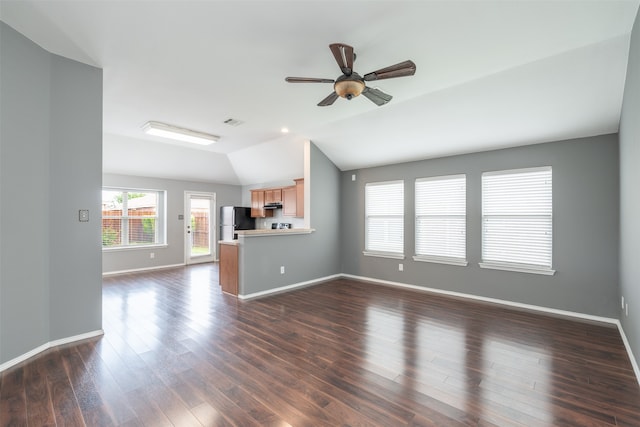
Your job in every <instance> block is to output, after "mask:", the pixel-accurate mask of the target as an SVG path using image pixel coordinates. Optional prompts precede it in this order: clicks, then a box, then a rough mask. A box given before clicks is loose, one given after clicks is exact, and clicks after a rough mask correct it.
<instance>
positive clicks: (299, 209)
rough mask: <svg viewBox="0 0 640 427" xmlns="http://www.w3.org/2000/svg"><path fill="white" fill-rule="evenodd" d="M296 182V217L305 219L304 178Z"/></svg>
mask: <svg viewBox="0 0 640 427" xmlns="http://www.w3.org/2000/svg"><path fill="white" fill-rule="evenodd" d="M294 181H295V182H296V215H295V216H297V217H298V218H303V217H304V178H298V179H294Z"/></svg>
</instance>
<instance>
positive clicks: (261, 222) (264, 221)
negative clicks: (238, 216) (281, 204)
mask: <svg viewBox="0 0 640 427" xmlns="http://www.w3.org/2000/svg"><path fill="white" fill-rule="evenodd" d="M274 223H275V224H278V223H286V224H291V228H304V218H294V217H292V216H283V215H282V209H275V210H274V211H273V216H272V217H270V218H256V228H257V229H267V230H268V229H271V224H274Z"/></svg>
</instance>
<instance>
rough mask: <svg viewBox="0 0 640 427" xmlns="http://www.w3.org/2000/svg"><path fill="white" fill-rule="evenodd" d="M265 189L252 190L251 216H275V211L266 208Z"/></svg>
mask: <svg viewBox="0 0 640 427" xmlns="http://www.w3.org/2000/svg"><path fill="white" fill-rule="evenodd" d="M264 193H265V191H264V190H251V217H252V218H266V217H268V216H273V211H272V210H268V209H265V208H264V203H265V194H264Z"/></svg>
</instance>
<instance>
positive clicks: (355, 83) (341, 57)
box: [285, 43, 416, 107]
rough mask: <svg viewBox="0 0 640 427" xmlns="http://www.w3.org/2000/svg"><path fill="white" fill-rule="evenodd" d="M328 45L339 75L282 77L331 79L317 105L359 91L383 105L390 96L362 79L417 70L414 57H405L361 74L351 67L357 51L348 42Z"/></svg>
mask: <svg viewBox="0 0 640 427" xmlns="http://www.w3.org/2000/svg"><path fill="white" fill-rule="evenodd" d="M329 48H330V49H331V52H332V53H333V56H334V58H335V59H336V62H337V63H338V66H339V67H340V71H342V75H341V76H340V77H338V78H337V79H335V80H331V79H316V78H312V77H287V78H285V80H286V81H287V82H289V83H333V84H334V85H333V89H334V91H333V92H331V94H330V95H329V96H327V97H326V98H325V99H323V100H322V101H320V102H319V103H318V106H319V107H326V106H328V105H331V104H333V103H334V102H335V101H336V99H338V97H339V96H340V97H342V98H346V99H348V100H351V99H353V98H355V97H356V96H358V95H360V94H362V95H364V96H366V97H367V98H369V99H370V100H371V101H372V102H374V103H375V104H376V105H378V106H381V105H384V104H386V103H387V102H389V101H391V98H393V97H392V96H391V95H388V94H386V93H384V92H382V91H381V90H380V89H375V88H370V87H367V86H366V85H365V83H364V82H370V81H373V80H382V79H391V78H394V77H405V76H413V75H414V74H415V73H416V64H414V63H413V61H404V62H400V63H398V64H395V65H391V66H389V67H386V68H382V69H380V70H377V71H372V72H370V73H367V74H365V75H364V76H360V75H359V74H358V73H356V72H355V71H353V62H354V61H355V60H356V54H355V53H354V52H353V48H352V47H351V46H349V45H346V44H343V43H333V44H330V45H329Z"/></svg>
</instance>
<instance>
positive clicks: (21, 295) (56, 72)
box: [0, 22, 102, 366]
mask: <svg viewBox="0 0 640 427" xmlns="http://www.w3.org/2000/svg"><path fill="white" fill-rule="evenodd" d="M0 93H1V95H0V366H2V364H5V363H8V362H11V361H12V360H16V358H19V357H21V356H24V355H25V354H27V353H29V352H32V351H33V350H36V349H38V348H42V347H43V346H45V347H46V346H47V345H48V344H49V343H51V342H53V341H59V340H65V339H69V338H73V337H76V336H78V335H82V334H90V333H99V331H100V329H101V327H102V280H101V276H100V269H101V267H100V266H101V254H100V245H99V242H100V200H99V197H98V196H99V191H100V186H101V176H100V175H101V173H100V171H101V168H102V161H101V159H102V157H101V156H102V70H100V69H97V68H94V67H90V66H87V65H84V64H80V63H78V62H75V61H72V60H69V59H65V58H62V57H59V56H57V55H53V54H51V53H49V52H47V51H45V50H43V49H42V48H40V47H39V46H37V45H36V44H35V43H33V42H31V41H30V40H28V39H27V38H25V37H24V36H22V35H21V34H19V33H18V32H16V31H15V30H13V29H12V28H11V27H9V26H8V25H6V24H5V23H3V22H0ZM79 209H89V211H90V218H91V219H90V221H89V222H88V223H81V222H79V221H78V210H79Z"/></svg>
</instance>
